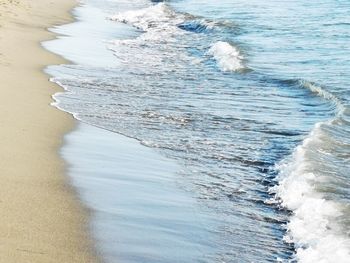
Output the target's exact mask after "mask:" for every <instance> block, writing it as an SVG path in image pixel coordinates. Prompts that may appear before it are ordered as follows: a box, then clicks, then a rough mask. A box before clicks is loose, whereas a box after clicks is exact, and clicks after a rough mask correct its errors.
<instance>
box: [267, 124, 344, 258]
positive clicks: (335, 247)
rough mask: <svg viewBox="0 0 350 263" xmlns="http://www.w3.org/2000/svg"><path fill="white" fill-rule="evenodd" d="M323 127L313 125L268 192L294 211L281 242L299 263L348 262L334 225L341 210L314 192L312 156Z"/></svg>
mask: <svg viewBox="0 0 350 263" xmlns="http://www.w3.org/2000/svg"><path fill="white" fill-rule="evenodd" d="M322 125H325V123H318V124H316V126H315V127H314V129H313V130H312V132H311V134H310V135H309V136H308V138H306V139H305V140H304V142H303V144H302V145H300V146H299V147H297V148H296V150H295V152H294V154H293V156H292V158H291V160H285V161H284V162H282V163H281V164H280V165H279V166H278V167H277V168H278V170H279V173H280V179H281V180H280V183H279V185H278V186H276V187H274V188H272V189H270V191H271V192H273V193H275V194H276V196H277V198H279V199H280V202H281V205H282V206H284V207H286V208H288V209H289V210H291V211H293V215H292V217H291V219H290V222H289V223H288V224H287V229H288V231H287V235H286V236H285V238H284V240H285V242H288V243H294V244H295V246H296V257H297V259H298V262H300V263H314V262H324V263H332V262H339V263H345V262H348V260H349V258H350V242H349V239H348V238H346V236H343V233H341V230H340V227H339V226H338V225H337V218H339V217H340V216H342V207H341V205H340V204H339V203H337V202H335V201H332V200H329V199H326V198H325V197H324V195H323V194H322V193H321V192H319V191H317V188H316V187H317V182H318V179H319V177H320V176H321V174H319V171H318V169H316V168H315V165H317V164H316V163H315V162H314V161H313V157H312V154H313V150H314V149H317V148H319V145H320V143H322V140H321V137H322Z"/></svg>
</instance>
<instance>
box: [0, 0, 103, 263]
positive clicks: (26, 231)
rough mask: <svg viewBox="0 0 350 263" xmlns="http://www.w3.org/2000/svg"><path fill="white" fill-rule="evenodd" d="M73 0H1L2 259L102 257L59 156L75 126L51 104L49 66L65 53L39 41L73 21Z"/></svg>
mask: <svg viewBox="0 0 350 263" xmlns="http://www.w3.org/2000/svg"><path fill="white" fill-rule="evenodd" d="M77 4H78V3H77V2H76V1H73V0H62V1H55V2H48V1H45V0H36V1H29V0H23V1H10V0H0V14H1V16H0V32H1V35H2V36H3V37H2V38H0V68H1V75H0V80H1V83H2V85H1V93H2V96H1V99H0V100H1V103H0V122H1V130H0V135H1V136H0V141H1V149H0V156H1V158H0V173H1V176H2V180H1V184H2V191H0V207H1V208H0V209H1V210H0V211H1V214H2V224H1V226H0V240H1V244H2V245H1V246H0V253H1V259H0V262H6V263H11V262H98V260H97V258H96V254H95V251H94V248H93V244H92V240H91V237H90V236H89V232H88V211H87V209H86V208H85V207H83V205H82V204H81V203H80V202H79V200H78V197H77V195H76V193H75V190H74V189H73V188H72V186H70V184H69V178H68V177H67V176H66V173H65V171H66V166H65V163H64V161H63V160H62V158H61V157H60V156H59V149H60V147H61V146H62V144H63V136H64V134H66V133H67V132H69V131H71V130H72V129H73V128H74V126H75V120H74V119H73V117H72V116H70V115H69V114H68V113H65V112H62V111H59V110H57V109H56V108H55V107H52V106H51V105H50V103H51V102H52V97H51V96H52V95H53V94H55V93H56V92H59V91H60V90H61V88H60V87H59V86H58V85H56V84H54V83H51V82H49V80H48V79H49V76H48V75H47V74H45V73H44V71H43V70H44V68H45V67H46V66H47V65H51V64H60V63H65V62H66V61H65V60H64V59H63V58H61V57H59V56H58V55H54V54H53V53H50V52H49V51H47V50H45V49H44V48H43V47H42V46H41V42H42V41H44V40H49V39H52V38H55V34H54V33H51V32H49V31H48V30H47V28H49V27H52V26H55V25H59V24H66V23H68V22H71V21H73V17H72V15H71V14H70V10H72V8H73V7H74V6H76V5H77Z"/></svg>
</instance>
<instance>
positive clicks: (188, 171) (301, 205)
mask: <svg viewBox="0 0 350 263" xmlns="http://www.w3.org/2000/svg"><path fill="white" fill-rule="evenodd" d="M84 3H85V4H84V5H82V6H81V7H79V8H77V9H76V11H75V15H76V16H77V18H78V22H76V23H73V24H71V25H66V26H62V27H58V28H55V29H53V30H54V31H55V32H57V33H60V34H63V35H64V36H62V37H60V39H59V40H56V41H51V42H47V43H44V46H45V47H46V48H48V49H50V50H52V51H54V52H56V53H59V54H61V55H63V56H65V57H66V58H68V59H70V60H71V61H73V62H74V63H75V64H73V65H59V66H51V67H49V68H48V69H47V71H48V72H49V73H50V74H51V75H52V76H53V79H52V80H53V81H55V82H57V83H59V84H60V85H61V86H63V87H64V88H65V89H66V92H65V93H61V94H57V95H55V99H56V101H57V103H56V106H58V107H59V108H61V109H63V110H65V111H68V112H71V113H73V114H74V116H75V117H76V118H77V119H79V120H82V121H83V122H85V123H88V124H91V125H94V126H98V127H100V128H103V129H105V130H108V131H112V132H116V133H119V134H122V135H125V136H127V137H131V138H134V139H136V140H138V141H139V143H140V144H142V145H143V146H144V147H142V146H139V147H141V148H142V149H147V148H151V149H152V151H153V152H157V154H159V156H164V157H162V158H165V157H166V158H167V160H168V161H169V162H170V163H173V164H174V166H173V167H171V168H169V171H171V174H172V176H171V178H172V179H171V180H173V181H174V182H176V183H173V184H169V186H166V187H165V188H164V189H160V191H164V193H165V192H166V195H165V196H167V197H169V198H173V197H172V195H173V194H174V193H177V192H178V191H180V192H182V191H183V193H184V195H186V196H187V198H188V200H191V201H190V202H189V203H190V205H189V206H188V209H190V210H191V209H192V211H196V212H194V215H195V219H193V220H189V221H186V222H187V223H188V224H189V225H190V226H195V225H196V224H197V223H198V224H199V222H200V226H201V227H199V228H193V227H190V229H192V230H193V231H192V232H191V235H190V236H191V237H192V238H188V237H187V235H186V232H187V231H186V230H185V229H179V230H178V232H177V233H175V232H172V231H171V230H173V228H174V221H176V220H175V219H174V221H172V220H166V222H163V221H162V220H161V219H162V218H163V215H166V217H167V218H169V217H170V216H171V215H172V214H171V213H172V211H171V210H167V209H153V210H152V211H146V212H144V213H141V212H140V213H139V214H138V215H137V216H138V217H139V219H140V220H138V221H137V222H133V224H132V225H131V227H133V228H136V229H137V228H140V229H143V232H142V233H143V234H136V233H135V234H134V235H132V236H138V237H137V238H135V239H133V238H130V237H129V236H128V231H126V229H127V228H125V229H124V227H126V226H125V223H126V218H127V217H128V216H132V215H133V213H134V210H138V207H137V206H138V203H137V202H136V201H135V200H134V199H133V198H132V196H134V195H133V194H128V192H129V190H128V191H126V192H125V194H121V195H116V194H115V192H114V191H117V190H118V188H119V187H120V186H118V184H116V185H115V186H113V187H106V188H99V190H97V189H98V188H97V186H96V188H95V191H97V192H99V194H101V196H102V197H101V198H102V199H101V200H104V198H103V196H104V195H106V196H109V195H112V196H113V197H114V198H122V199H123V200H124V201H125V203H126V204H128V206H130V208H129V209H131V210H128V209H126V207H125V204H123V203H121V204H118V203H114V204H110V205H108V206H106V210H108V211H109V212H110V211H112V210H114V209H116V211H119V213H120V214H119V216H120V219H118V212H116V213H115V217H113V220H110V221H108V220H107V221H106V222H105V221H104V216H101V217H100V216H96V217H95V219H94V221H93V224H92V225H93V228H96V229H99V230H98V231H100V232H101V231H106V230H103V229H110V231H108V237H109V238H110V239H113V238H116V239H118V240H123V242H124V243H123V244H124V245H123V246H120V245H114V243H111V242H109V241H108V240H104V239H101V238H97V239H98V246H99V247H101V249H102V251H103V254H106V255H108V260H109V262H114V261H115V260H117V259H119V258H120V259H122V261H123V262H134V261H135V260H136V261H135V262H168V260H169V257H170V256H169V255H178V254H180V255H181V256H179V257H176V258H172V259H171V260H170V261H169V262H194V261H198V262H220V261H221V262H274V261H283V262H294V261H299V262H335V261H334V260H336V262H346V261H347V260H348V258H349V257H350V254H349V251H350V243H349V241H350V239H349V233H350V232H349V222H348V215H349V196H350V195H349V190H348V186H349V182H348V175H349V171H350V169H349V168H350V167H349V166H350V160H349V156H350V147H349V146H350V145H349V144H350V141H349V139H348V138H349V136H348V135H349V129H350V128H349V121H350V118H349V112H350V111H349V106H348V103H349V90H348V88H347V83H348V82H349V75H348V74H346V73H347V71H348V69H349V66H350V60H349V58H350V56H349V55H350V50H349V46H348V45H347V43H349V39H350V26H349V25H350V24H349V23H348V22H347V19H348V14H349V8H350V6H349V3H348V2H346V1H335V0H327V1H316V2H313V3H310V2H308V1H302V0H298V1H293V2H285V1H283V2H281V1H270V2H268V3H262V2H261V1H254V0H250V1H220V4H218V3H217V1H210V0H201V1H197V0H196V1H194V0H185V1H166V2H164V3H163V2H160V3H159V2H150V1H143V0H139V1H134V2H132V3H130V2H129V1H122V0H114V1H112V0H104V1H102V0H101V1H98V0H86V1H85V2H84ZM67 46H69V49H67ZM112 134H113V133H112ZM81 136H82V137H84V132H81ZM99 136H103V135H99V134H98V133H97V135H94V137H96V140H98V137H99ZM110 136H112V135H110ZM90 139H91V137H90ZM75 140H78V138H77V139H73V140H72V143H71V144H73V142H74V141H75ZM112 141H113V140H112ZM78 144H79V143H78ZM78 144H77V145H78ZM80 144H81V145H84V144H85V143H84V142H80ZM68 145H69V144H68ZM107 145H108V144H107ZM67 147H69V146H67ZM75 147H78V146H75ZM94 147H95V148H96V151H102V152H103V147H105V146H104V144H102V145H99V144H95V145H94ZM73 148H74V147H73ZM141 148H140V151H142V150H141ZM97 149H98V150H97ZM115 150H116V149H115ZM145 151H149V150H145ZM73 156H74V155H72V156H70V157H69V156H68V157H67V156H66V159H67V161H68V162H69V163H70V164H71V166H72V167H73V168H74V167H75V166H79V165H82V166H85V165H88V164H84V162H83V163H80V162H79V161H77V160H74V158H73ZM91 158H92V159H91V161H93V160H94V158H95V159H96V160H97V161H98V160H99V159H100V157H99V156H92V157H91ZM156 158H158V157H156ZM96 160H95V161H96ZM145 162H148V161H147V160H146V161H143V162H136V163H135V167H139V168H140V167H142V165H144V164H145ZM157 166H158V165H157V164H155V167H157ZM175 167H176V168H175ZM85 169H86V168H85ZM99 169H100V168H98V167H97V168H96V170H94V171H93V172H92V173H93V174H94V176H95V177H98V176H99V174H100V171H99ZM114 169H117V168H116V167H113V166H111V167H110V168H109V170H114ZM141 170H142V168H141ZM82 171H83V172H81V171H80V172H73V173H72V176H73V178H74V176H76V174H77V173H78V176H81V175H80V173H82V174H85V172H84V169H83V170H82ZM102 174H103V173H102ZM113 176H115V178H114V177H113V180H117V181H118V180H119V179H118V176H119V175H118V174H115V175H113ZM128 176H131V177H132V173H130V174H129V175H128ZM147 176H148V175H147V173H145V174H144V175H143V176H141V179H140V178H139V177H138V178H137V179H135V180H134V183H135V182H137V180H141V181H140V182H142V180H143V179H142V178H145V177H147ZM159 177H160V178H161V176H159ZM83 181H84V180H81V181H80V182H78V183H77V184H76V186H77V188H78V189H80V187H81V186H82V185H83V184H84V182H83ZM137 184H138V183H136V184H135V185H137ZM146 186H147V191H151V192H152V189H158V188H159V187H158V186H154V185H152V184H149V183H146ZM89 187H90V188H89V189H90V190H88V191H86V196H89V195H90V194H93V191H94V190H93V189H94V184H93V183H91V184H90V186H89ZM102 189H104V190H102ZM122 193H124V192H122ZM185 193H187V194H185ZM175 197H176V198H179V202H180V200H182V199H181V195H180V197H179V196H177V195H175ZM152 198H153V196H151V197H150V196H148V198H146V200H148V202H150V203H149V204H151V200H152ZM176 198H175V199H176ZM87 199H89V198H87ZM101 203H103V202H101ZM185 203H186V202H185ZM158 205H159V204H158ZM99 206H100V205H99ZM99 206H95V207H94V209H96V211H97V212H96V213H97V214H98V209H99V208H98V207H99ZM156 207H158V206H157V205H154V207H153V208H156ZM118 209H119V210H118ZM176 209H179V210H178V212H176V213H177V214H178V215H182V214H181V213H185V215H184V217H183V218H189V216H188V215H186V213H187V212H186V211H187V210H186V206H185V207H183V210H182V209H181V207H176ZM108 211H107V212H108ZM176 211H177V210H176ZM162 213H164V214H163V215H162ZM167 213H168V214H167ZM149 214H152V215H154V216H153V217H152V220H150V221H148V220H146V218H148V217H147V216H146V215H149ZM179 218H182V216H179ZM101 224H102V226H101ZM114 226H118V227H119V228H118V227H117V228H114ZM122 226H124V227H122ZM150 226H157V227H156V228H154V229H155V231H154V232H153V233H152V238H151V240H154V244H156V247H157V249H154V250H152V253H151V252H150V254H148V253H146V252H145V251H148V252H149V251H151V250H150V249H149V247H148V246H147V242H145V236H147V235H148V233H147V232H144V229H145V228H148V227H150ZM160 226H161V228H160ZM129 227H130V225H129ZM118 229H119V230H118ZM152 229H153V228H152ZM154 229H153V230H154ZM160 229H162V230H166V231H167V233H168V236H165V235H163V233H162V231H161V230H160ZM98 231H97V236H98V235H99V234H98ZM179 233H180V234H181V235H179ZM197 237H198V238H197ZM183 238H186V240H187V241H186V242H188V243H187V244H188V246H187V249H186V250H184V249H183V248H181V246H178V244H179V243H180V244H183V243H181V242H182V240H183ZM151 243H152V242H151ZM176 244H177V245H176ZM125 246H126V247H127V248H128V249H126V248H125ZM192 246H195V247H197V249H192ZM169 247H170V248H173V249H170V250H169V249H168V248H169ZM179 251H183V253H182V252H181V253H180V252H179ZM195 252H196V253H195ZM124 253H126V254H124ZM123 255H124V256H123ZM125 255H127V256H125Z"/></svg>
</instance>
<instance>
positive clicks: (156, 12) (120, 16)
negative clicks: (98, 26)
mask: <svg viewBox="0 0 350 263" xmlns="http://www.w3.org/2000/svg"><path fill="white" fill-rule="evenodd" d="M111 19H112V20H114V21H118V22H122V23H125V24H129V25H132V26H134V27H137V28H139V29H141V30H143V31H149V30H150V29H155V28H157V29H168V27H169V24H171V25H176V24H178V23H181V22H183V21H184V20H183V17H182V16H181V15H179V14H176V13H175V12H174V11H173V10H171V9H170V8H169V7H168V6H167V5H166V4H164V3H159V4H156V5H152V6H150V7H146V8H143V9H138V10H130V11H126V12H121V13H117V14H116V15H114V16H112V17H111Z"/></svg>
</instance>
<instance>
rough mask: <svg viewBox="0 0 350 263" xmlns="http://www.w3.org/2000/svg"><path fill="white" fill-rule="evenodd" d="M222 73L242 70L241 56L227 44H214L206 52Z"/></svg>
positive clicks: (234, 48) (221, 42)
mask: <svg viewBox="0 0 350 263" xmlns="http://www.w3.org/2000/svg"><path fill="white" fill-rule="evenodd" d="M208 55H211V56H213V57H214V59H215V60H216V61H217V63H218V65H219V67H220V68H221V70H223V71H238V70H241V69H243V68H244V65H243V56H242V55H241V54H240V52H239V50H238V49H237V48H236V47H234V46H232V45H230V44H229V43H227V42H223V41H219V42H216V43H215V44H214V45H213V46H212V47H211V48H210V49H209V51H208Z"/></svg>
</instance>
